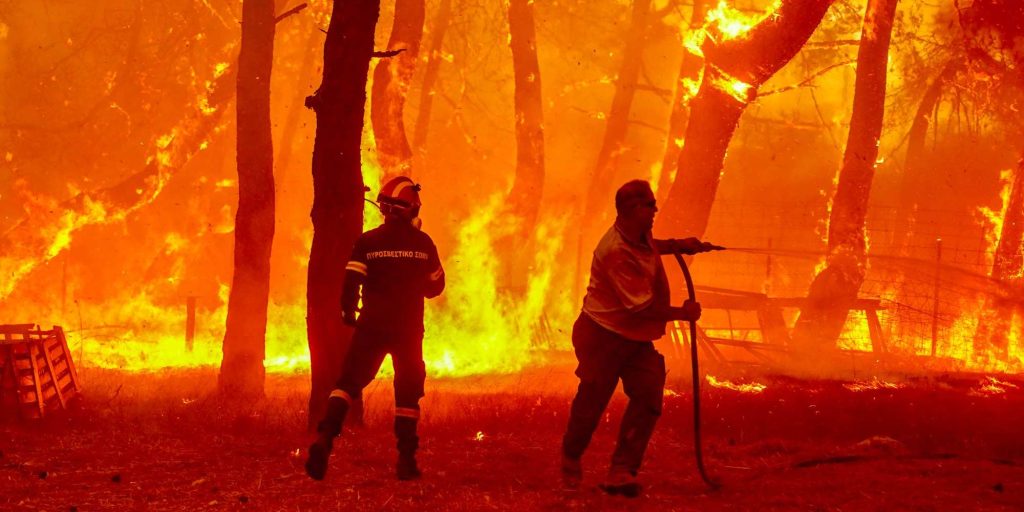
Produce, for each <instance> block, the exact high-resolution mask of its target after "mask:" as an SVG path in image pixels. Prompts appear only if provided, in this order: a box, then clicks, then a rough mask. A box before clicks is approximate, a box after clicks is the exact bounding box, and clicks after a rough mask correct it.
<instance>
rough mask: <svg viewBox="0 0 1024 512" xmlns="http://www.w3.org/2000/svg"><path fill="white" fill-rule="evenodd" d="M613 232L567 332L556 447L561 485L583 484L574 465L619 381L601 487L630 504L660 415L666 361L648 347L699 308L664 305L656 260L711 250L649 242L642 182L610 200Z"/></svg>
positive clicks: (664, 283)
mask: <svg viewBox="0 0 1024 512" xmlns="http://www.w3.org/2000/svg"><path fill="white" fill-rule="evenodd" d="M615 209H616V211H617V213H618V215H617V217H616V219H615V224H614V225H613V226H612V227H611V228H609V229H608V232H607V233H605V235H604V236H603V237H602V238H601V241H600V242H599V243H598V245H597V248H596V249H595V250H594V256H593V261H592V263H591V268H590V284H589V285H588V286H587V294H586V296H585V297H584V299H583V308H582V311H581V312H580V315H579V318H578V319H577V320H576V323H575V324H574V325H573V330H572V344H573V348H574V350H575V352H576V359H577V361H578V363H579V364H578V366H577V368H576V376H577V377H579V379H580V383H579V387H578V389H577V392H576V396H575V398H574V399H573V402H572V408H571V410H570V413H569V424H568V427H567V428H566V432H565V436H564V437H563V439H562V465H561V470H562V479H563V484H564V485H565V487H566V488H567V489H576V488H578V487H579V485H580V483H581V482H582V478H583V468H582V464H581V461H580V459H581V457H582V456H583V452H584V451H585V450H586V448H587V445H588V444H590V438H591V436H592V435H593V433H594V430H595V429H596V428H597V425H598V423H599V421H600V419H601V416H602V415H603V414H604V410H605V408H606V407H607V406H608V401H609V400H610V399H611V397H612V394H613V393H614V392H615V387H616V386H617V385H618V382H619V380H622V387H623V390H624V391H625V393H626V396H627V397H628V398H629V405H628V406H627V407H626V411H625V413H624V414H623V417H622V424H621V427H620V431H619V438H618V443H617V444H616V447H615V452H614V454H613V455H612V463H611V468H610V470H609V472H608V479H607V480H606V481H605V483H603V484H602V485H601V488H602V489H603V490H604V491H605V492H608V493H609V494H621V495H624V496H628V497H635V496H637V495H639V494H640V491H641V489H642V488H641V486H640V484H639V483H638V482H637V481H636V475H637V471H638V470H639V469H640V463H641V461H642V459H643V455H644V451H645V450H646V449H647V443H648V441H649V440H650V438H651V434H652V433H653V432H654V425H655V423H656V422H657V420H658V417H659V416H660V415H661V407H662V397H663V394H664V390H665V358H664V357H662V355H661V354H660V353H658V351H657V349H655V348H654V343H653V341H654V340H657V339H659V338H661V337H662V336H664V334H665V324H666V323H667V322H669V321H672V320H697V319H698V318H700V313H701V309H700V304H698V303H696V302H691V301H686V302H685V303H683V306H682V307H671V306H670V305H669V287H668V278H667V277H666V276H665V269H664V267H663V266H662V263H661V255H662V254H671V253H681V254H691V255H692V254H696V253H698V252H704V251H707V250H711V248H712V247H713V246H712V245H711V244H706V243H703V242H701V241H700V240H697V239H696V238H687V239H684V240H675V239H670V240H655V239H654V238H653V237H652V236H651V228H652V227H653V225H654V214H655V212H657V211H658V207H657V204H656V201H655V198H654V193H653V192H652V191H651V186H650V184H649V183H647V182H646V181H642V180H634V181H630V182H628V183H626V184H625V185H623V186H622V187H621V188H619V190H618V191H617V192H616V193H615Z"/></svg>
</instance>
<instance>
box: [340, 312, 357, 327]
mask: <svg viewBox="0 0 1024 512" xmlns="http://www.w3.org/2000/svg"><path fill="white" fill-rule="evenodd" d="M341 321H342V322H345V325H347V326H349V327H355V326H356V312H355V311H350V310H344V311H342V312H341Z"/></svg>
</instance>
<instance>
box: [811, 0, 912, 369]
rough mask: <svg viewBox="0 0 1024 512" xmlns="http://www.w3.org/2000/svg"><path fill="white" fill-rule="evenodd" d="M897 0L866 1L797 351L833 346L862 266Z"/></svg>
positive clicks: (861, 276) (857, 287)
mask: <svg viewBox="0 0 1024 512" xmlns="http://www.w3.org/2000/svg"><path fill="white" fill-rule="evenodd" d="M898 1H899V0H868V6H867V12H866V13H865V15H864V26H863V29H862V30H861V38H860V40H861V43H860V48H859V49H858V51H857V79H856V82H855V86H854V93H853V115H852V117H851V119H850V132H849V135H848V137H847V141H846V153H845V155H844V156H843V167H842V169H841V170H840V171H839V183H838V185H837V187H836V195H835V198H834V199H833V202H832V210H831V211H830V212H829V225H828V257H827V260H826V267H825V269H824V270H822V271H821V272H820V273H819V274H818V275H817V276H815V278H814V282H813V283H811V290H810V294H809V296H808V304H807V306H806V307H804V308H803V309H802V310H801V311H800V317H799V318H798V319H797V323H796V327H795V328H794V330H793V342H794V344H795V345H796V346H797V348H798V350H805V351H806V350H809V349H814V348H818V347H829V348H834V346H835V341H836V340H837V339H838V338H839V335H840V334H841V333H842V330H843V324H844V323H845V322H846V316H847V314H848V313H849V304H850V303H851V302H852V301H853V300H854V299H856V298H857V292H858V290H860V285H861V283H863V282H864V273H865V271H866V269H867V240H866V234H865V222H866V219H867V210H868V198H869V197H870V195H871V182H872V179H873V178H874V176H875V165H876V164H875V161H876V159H877V158H878V141H879V138H880V137H881V134H882V119H883V116H884V113H885V82H886V67H887V66H888V63H889V41H890V39H891V36H892V25H893V19H894V18H895V15H896V4H897V2H898Z"/></svg>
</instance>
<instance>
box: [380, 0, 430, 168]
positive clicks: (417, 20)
mask: <svg viewBox="0 0 1024 512" xmlns="http://www.w3.org/2000/svg"><path fill="white" fill-rule="evenodd" d="M423 12H424V7H423V0H397V1H396V2H395V22H394V25H393V26H392V27H391V38H390V39H389V40H388V50H404V51H403V52H401V53H399V54H398V55H395V56H393V57H388V58H383V59H380V60H379V61H378V62H377V67H376V69H374V71H373V90H372V91H371V93H370V94H371V96H370V122H371V123H372V124H373V136H374V139H375V140H376V141H377V161H378V162H380V166H381V170H382V171H383V173H382V175H381V183H386V182H387V181H388V180H389V179H391V178H393V177H395V176H409V175H411V174H412V150H411V149H410V148H409V140H408V139H407V138H406V136H405V120H404V119H403V115H402V114H403V111H404V108H405V96H406V94H408V93H409V82H411V81H412V75H413V72H415V71H416V60H417V56H418V55H419V51H420V39H421V38H422V37H423Z"/></svg>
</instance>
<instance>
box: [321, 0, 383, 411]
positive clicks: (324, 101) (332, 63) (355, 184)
mask: <svg viewBox="0 0 1024 512" xmlns="http://www.w3.org/2000/svg"><path fill="white" fill-rule="evenodd" d="M379 14H380V2H379V1H378V0H372V1H363V2H347V1H341V0H336V1H335V2H334V6H333V9H332V12H331V23H330V25H329V26H328V28H327V40H326V42H325V43H324V76H323V81H322V82H321V84H320V88H319V89H317V91H316V92H315V93H313V95H312V96H310V97H308V98H306V106H307V107H309V108H311V109H313V111H314V112H316V138H315V139H314V141H313V210H312V212H311V213H310V217H312V220H313V246H312V248H311V249H310V253H309V277H308V282H307V285H306V330H307V335H308V336H309V357H310V371H311V376H310V378H311V381H312V389H311V390H310V397H309V420H310V425H312V424H313V422H314V421H316V420H319V419H320V416H321V415H322V412H323V408H324V406H325V404H326V403H327V395H328V393H330V390H331V388H332V387H333V385H334V380H335V378H336V377H337V374H338V372H339V371H340V368H339V367H340V364H341V359H342V357H343V356H344V352H345V350H346V349H347V346H348V341H349V339H350V338H351V330H350V329H348V328H344V327H343V325H342V323H341V288H342V282H343V280H344V277H345V276H344V271H345V260H346V259H347V258H348V256H349V254H350V253H351V251H352V245H353V244H354V243H355V240H356V238H358V237H359V234H360V233H361V232H362V225H363V175H362V170H361V167H360V153H359V150H360V141H361V139H362V132H363V115H364V112H365V104H366V77H367V73H368V71H369V68H370V57H371V55H372V54H373V31H374V27H375V26H376V25H377V17H378V16H379Z"/></svg>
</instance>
